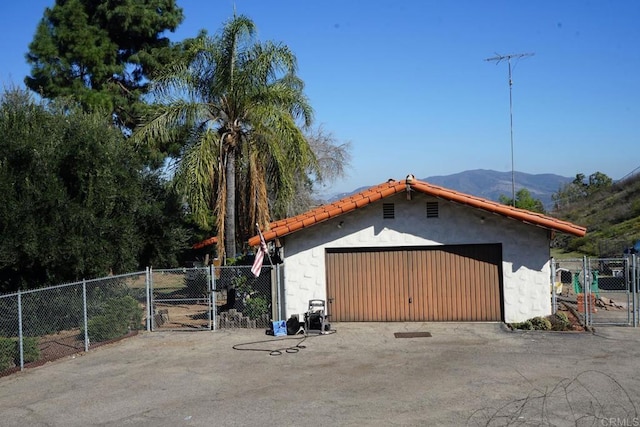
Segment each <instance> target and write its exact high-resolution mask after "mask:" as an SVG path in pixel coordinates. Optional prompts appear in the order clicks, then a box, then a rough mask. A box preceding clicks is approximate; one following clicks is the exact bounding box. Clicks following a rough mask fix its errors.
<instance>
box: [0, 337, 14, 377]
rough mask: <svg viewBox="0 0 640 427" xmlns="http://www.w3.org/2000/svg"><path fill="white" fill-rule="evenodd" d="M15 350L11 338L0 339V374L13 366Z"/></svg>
mask: <svg viewBox="0 0 640 427" xmlns="http://www.w3.org/2000/svg"><path fill="white" fill-rule="evenodd" d="M15 348H16V346H15V344H14V343H13V340H12V339H11V338H4V337H0V372H1V371H4V370H6V369H9V368H11V367H13V366H14V352H15Z"/></svg>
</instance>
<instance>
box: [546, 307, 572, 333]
mask: <svg viewBox="0 0 640 427" xmlns="http://www.w3.org/2000/svg"><path fill="white" fill-rule="evenodd" d="M549 321H550V322H551V330H552V331H570V330H571V322H570V321H569V318H568V317H567V315H566V314H565V313H563V312H561V311H559V312H557V313H556V314H553V315H551V316H549Z"/></svg>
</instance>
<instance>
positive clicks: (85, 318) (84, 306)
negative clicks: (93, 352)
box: [82, 279, 89, 352]
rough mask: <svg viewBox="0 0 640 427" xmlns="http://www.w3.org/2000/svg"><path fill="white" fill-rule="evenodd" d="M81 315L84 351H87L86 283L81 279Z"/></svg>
mask: <svg viewBox="0 0 640 427" xmlns="http://www.w3.org/2000/svg"><path fill="white" fill-rule="evenodd" d="M82 314H83V317H84V351H85V352H87V351H89V320H88V319H87V281H86V280H85V279H82Z"/></svg>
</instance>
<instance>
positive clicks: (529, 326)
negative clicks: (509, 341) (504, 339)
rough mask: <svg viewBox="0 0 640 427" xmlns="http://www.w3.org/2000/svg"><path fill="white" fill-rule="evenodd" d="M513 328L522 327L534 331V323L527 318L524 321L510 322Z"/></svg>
mask: <svg viewBox="0 0 640 427" xmlns="http://www.w3.org/2000/svg"><path fill="white" fill-rule="evenodd" d="M509 325H510V326H511V328H512V329H522V330H525V331H532V330H533V325H532V324H531V320H525V321H524V322H517V323H510V324H509Z"/></svg>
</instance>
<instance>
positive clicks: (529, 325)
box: [509, 313, 571, 331]
mask: <svg viewBox="0 0 640 427" xmlns="http://www.w3.org/2000/svg"><path fill="white" fill-rule="evenodd" d="M556 317H557V319H558V320H557V321H556ZM556 325H558V326H556ZM561 325H567V326H566V327H565V329H556V327H558V328H560V327H562V326H561ZM570 325H571V324H570V322H569V319H568V318H567V315H566V314H564V313H558V314H557V315H553V316H550V317H549V318H547V317H540V316H538V317H534V318H532V319H528V320H525V321H524V322H519V323H518V322H516V323H510V324H509V326H511V329H522V330H525V331H550V330H554V331H566V330H567V329H570Z"/></svg>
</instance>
